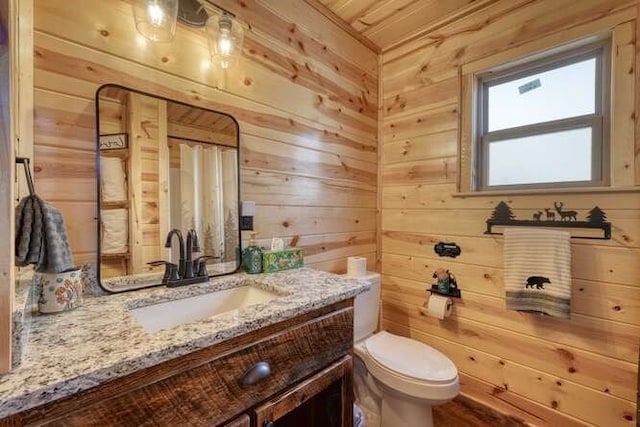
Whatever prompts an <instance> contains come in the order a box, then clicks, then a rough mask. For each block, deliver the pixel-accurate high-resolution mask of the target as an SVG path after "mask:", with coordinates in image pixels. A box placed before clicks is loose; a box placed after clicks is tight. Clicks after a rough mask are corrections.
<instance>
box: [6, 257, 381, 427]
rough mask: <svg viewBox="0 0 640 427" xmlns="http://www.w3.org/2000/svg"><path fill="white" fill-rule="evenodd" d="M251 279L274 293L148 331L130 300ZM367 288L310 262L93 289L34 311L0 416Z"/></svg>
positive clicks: (143, 302) (145, 301)
mask: <svg viewBox="0 0 640 427" xmlns="http://www.w3.org/2000/svg"><path fill="white" fill-rule="evenodd" d="M244 284H250V285H252V286H257V287H259V288H262V289H267V290H270V291H272V292H275V293H276V294H278V295H279V296H278V297H277V298H276V299H273V300H271V301H270V302H268V303H265V304H257V305H253V306H249V307H246V308H242V309H239V310H233V311H229V312H226V313H223V314H220V315H217V316H214V317H210V318H207V319H203V320H200V321H196V322H193V323H188V324H183V325H180V326H177V327H175V328H172V329H166V330H160V331H157V332H154V333H148V332H146V331H145V330H144V329H143V328H142V326H141V325H140V324H139V323H138V321H137V320H136V319H135V318H134V317H133V315H132V314H131V312H130V310H131V309H132V308H138V307H143V306H147V305H151V304H156V303H160V302H164V301H168V300H174V299H181V298H188V297H192V296H196V295H201V294H204V293H209V292H212V291H217V290H222V289H229V288H234V287H237V286H241V285H244ZM366 289H368V284H367V283H366V282H364V281H361V280H357V279H355V278H347V277H345V276H338V275H335V274H331V273H326V272H321V271H317V270H313V269H309V268H302V269H298V270H289V271H283V272H279V273H271V274H258V275H248V274H244V273H242V274H234V275H230V276H223V277H219V278H213V279H211V280H210V281H209V282H208V283H203V284H197V285H189V286H185V287H182V288H166V287H164V286H163V287H156V288H149V289H143V290H139V291H134V292H126V293H121V294H113V295H108V296H101V297H94V298H89V299H87V300H85V303H84V305H83V306H82V307H79V308H77V309H76V310H74V311H71V312H66V313H60V314H54V315H34V316H33V317H32V319H31V320H30V329H31V333H30V336H29V340H28V342H27V348H26V355H25V356H24V358H23V362H22V365H21V366H20V367H19V368H17V369H15V370H13V371H12V372H10V373H8V374H5V375H2V376H0V418H4V417H6V416H9V415H12V414H14V413H17V412H20V411H24V410H27V409H30V408H33V407H35V406H39V405H42V404H45V403H48V402H51V401H54V400H57V399H60V398H63V397H66V396H69V395H72V394H74V393H77V392H79V391H81V390H85V389H88V388H91V387H95V386H97V385H99V384H101V383H104V382H106V381H109V380H111V379H114V378H117V377H121V376H124V375H127V374H130V373H132V372H134V371H137V370H139V369H143V368H146V367H149V366H153V365H156V364H158V363H160V362H164V361H166V360H169V359H172V358H176V357H180V356H182V355H184V354H187V353H190V352H192V351H195V350H198V349H201V348H204V347H208V346H210V345H212V344H216V343H219V342H222V341H225V340H228V339H231V338H234V337H236V336H239V335H242V334H244V333H247V332H250V331H254V330H257V329H260V328H262V327H264V326H268V325H271V324H274V323H277V322H280V321H283V320H286V319H289V318H291V317H294V316H297V315H300V314H303V313H306V312H309V311H311V310H314V309H316V308H320V307H323V306H326V305H329V304H332V303H335V302H338V301H342V300H344V299H347V298H350V297H353V296H355V295H357V294H358V293H360V292H364V291H365V290H366Z"/></svg>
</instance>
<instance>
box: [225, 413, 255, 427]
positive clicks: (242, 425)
mask: <svg viewBox="0 0 640 427" xmlns="http://www.w3.org/2000/svg"><path fill="white" fill-rule="evenodd" d="M222 427H251V419H250V418H249V416H248V415H241V416H239V417H238V418H236V419H235V420H233V421H229V422H228V423H227V424H224V425H223V426H222Z"/></svg>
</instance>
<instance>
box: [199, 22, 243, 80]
mask: <svg viewBox="0 0 640 427" xmlns="http://www.w3.org/2000/svg"><path fill="white" fill-rule="evenodd" d="M207 36H208V39H209V49H210V51H211V60H212V62H213V64H214V65H216V66H219V67H220V68H223V69H227V68H231V67H233V66H234V65H235V64H236V63H237V62H238V59H239V58H240V54H241V52H242V39H243V37H244V30H243V29H242V27H241V26H240V24H238V22H237V21H235V20H234V19H233V17H232V16H231V15H229V14H228V13H224V12H223V13H222V15H220V16H215V15H213V16H211V17H210V18H209V20H208V21H207Z"/></svg>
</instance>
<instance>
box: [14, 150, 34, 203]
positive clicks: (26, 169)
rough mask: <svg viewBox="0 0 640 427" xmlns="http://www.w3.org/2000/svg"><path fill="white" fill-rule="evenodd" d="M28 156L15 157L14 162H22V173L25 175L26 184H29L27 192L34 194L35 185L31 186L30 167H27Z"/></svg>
mask: <svg viewBox="0 0 640 427" xmlns="http://www.w3.org/2000/svg"><path fill="white" fill-rule="evenodd" d="M29 162H30V161H29V158H28V157H16V164H18V163H22V164H23V165H24V174H25V175H26V177H27V185H28V186H29V194H30V195H32V196H34V195H35V194H36V190H35V187H34V186H33V178H32V176H31V168H30V167H29Z"/></svg>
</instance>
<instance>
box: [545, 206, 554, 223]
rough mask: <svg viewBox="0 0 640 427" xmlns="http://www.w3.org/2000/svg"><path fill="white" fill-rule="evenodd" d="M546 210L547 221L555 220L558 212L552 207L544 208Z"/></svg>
mask: <svg viewBox="0 0 640 427" xmlns="http://www.w3.org/2000/svg"><path fill="white" fill-rule="evenodd" d="M544 211H545V212H546V213H547V221H555V220H556V213H555V212H551V208H544Z"/></svg>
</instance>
